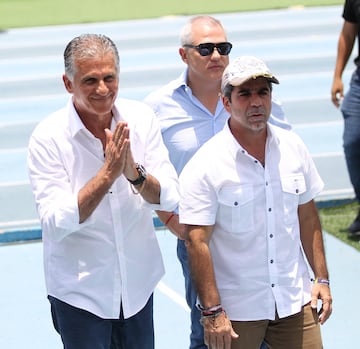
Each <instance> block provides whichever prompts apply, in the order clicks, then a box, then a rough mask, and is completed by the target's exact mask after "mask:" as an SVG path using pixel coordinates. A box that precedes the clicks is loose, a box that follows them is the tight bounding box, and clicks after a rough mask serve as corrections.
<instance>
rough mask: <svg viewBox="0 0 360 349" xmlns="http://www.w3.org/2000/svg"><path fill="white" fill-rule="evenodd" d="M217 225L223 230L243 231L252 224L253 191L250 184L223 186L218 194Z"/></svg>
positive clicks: (249, 228) (246, 230) (249, 229)
mask: <svg viewBox="0 0 360 349" xmlns="http://www.w3.org/2000/svg"><path fill="white" fill-rule="evenodd" d="M218 199H219V210H218V219H217V225H218V226H219V228H220V229H221V230H223V231H226V232H230V233H235V234H237V233H244V232H249V231H252V230H253V226H254V214H253V212H254V211H253V205H254V203H253V202H254V191H253V188H252V185H237V186H228V187H223V188H222V189H221V190H220V192H219V194H218Z"/></svg>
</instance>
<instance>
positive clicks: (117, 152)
mask: <svg viewBox="0 0 360 349" xmlns="http://www.w3.org/2000/svg"><path fill="white" fill-rule="evenodd" d="M105 134H106V147H105V167H106V171H107V173H108V175H109V176H110V177H112V178H113V179H115V178H117V177H119V176H120V175H122V174H124V176H125V177H126V178H129V179H133V178H136V177H137V173H136V172H135V171H136V169H135V163H134V159H133V157H132V153H131V149H130V138H129V135H130V130H129V128H128V125H127V123H126V122H123V121H120V122H119V123H118V124H117V125H116V128H115V131H114V132H111V131H110V130H109V129H105Z"/></svg>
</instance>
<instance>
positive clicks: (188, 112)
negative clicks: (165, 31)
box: [144, 15, 291, 349]
mask: <svg viewBox="0 0 360 349" xmlns="http://www.w3.org/2000/svg"><path fill="white" fill-rule="evenodd" d="M180 43H181V47H179V56H180V57H181V60H182V61H183V62H184V63H185V64H186V69H185V70H184V71H183V73H182V74H181V75H180V77H179V78H177V79H175V80H172V81H170V82H169V83H168V84H166V85H164V86H162V87H161V88H159V89H157V90H156V91H153V92H151V93H150V94H149V95H148V96H147V97H146V98H145V99H144V101H145V103H147V104H149V105H150V106H151V107H152V108H153V110H154V111H155V114H156V116H157V117H158V119H159V121H160V127H161V132H162V136H163V139H164V143H165V145H166V147H167V148H168V150H169V156H170V160H171V162H172V164H173V165H174V167H175V169H176V171H177V173H178V175H179V174H180V173H181V171H182V169H183V167H184V166H185V164H186V163H187V162H188V161H189V159H190V158H191V157H192V156H193V155H194V154H195V153H196V151H197V150H198V149H199V148H200V147H201V146H202V145H203V144H204V143H205V142H206V141H207V140H209V139H210V138H211V137H213V136H214V135H215V134H216V133H218V132H219V131H221V130H222V129H223V128H224V125H225V123H226V121H227V120H228V118H229V113H228V111H227V110H226V109H225V108H224V105H223V103H222V100H221V97H220V85H221V76H222V74H223V72H224V69H225V67H226V66H227V65H228V64H229V56H230V52H231V49H232V44H231V43H230V42H228V38H227V34H226V32H225V29H224V27H223V25H222V23H221V22H220V21H219V20H218V19H216V18H214V17H210V16H206V15H200V16H195V17H190V18H189V19H188V21H187V22H186V24H185V25H184V27H183V28H182V30H181V33H180ZM269 122H270V123H272V124H274V125H278V126H280V127H283V128H285V129H291V125H290V124H289V123H288V121H287V120H286V118H285V115H284V112H283V110H282V107H281V104H280V103H279V102H278V101H275V100H274V99H273V103H272V114H271V115H270V117H269ZM157 213H158V215H159V218H160V219H161V220H162V221H163V222H164V223H165V225H166V226H167V227H168V228H169V230H170V231H171V232H172V233H174V234H175V235H176V236H177V237H178V241H177V256H178V259H179V261H180V263H181V266H182V271H183V275H184V281H185V295H186V301H187V304H188V305H189V307H190V310H191V313H190V317H191V333H190V346H189V348H190V349H206V345H205V344H204V333H203V328H202V326H201V324H200V322H199V320H200V312H199V309H197V307H196V298H197V294H196V291H195V290H194V286H193V283H192V281H191V278H190V272H189V265H188V257H187V252H186V247H185V243H184V240H183V232H184V226H183V225H181V224H179V218H178V210H176V211H175V212H174V213H169V212H160V211H157ZM261 349H265V347H264V346H262V347H261Z"/></svg>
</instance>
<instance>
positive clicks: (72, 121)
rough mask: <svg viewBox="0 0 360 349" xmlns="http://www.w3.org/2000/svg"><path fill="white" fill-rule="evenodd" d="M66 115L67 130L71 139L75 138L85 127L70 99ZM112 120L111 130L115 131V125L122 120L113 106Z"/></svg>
mask: <svg viewBox="0 0 360 349" xmlns="http://www.w3.org/2000/svg"><path fill="white" fill-rule="evenodd" d="M67 108H68V111H69V112H68V115H69V128H70V134H71V137H75V136H76V135H77V134H78V133H79V132H80V131H81V130H87V129H86V127H85V125H84V124H83V122H82V121H81V119H80V116H79V114H78V113H77V111H76V109H75V106H74V103H73V101H72V98H71V99H70V100H69V101H68V104H67ZM112 113H113V118H112V121H111V130H114V129H115V125H116V124H117V123H118V122H119V121H120V120H121V119H122V118H121V116H120V112H119V110H118V109H117V108H116V106H115V105H114V107H113V109H112Z"/></svg>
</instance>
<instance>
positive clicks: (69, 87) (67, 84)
mask: <svg viewBox="0 0 360 349" xmlns="http://www.w3.org/2000/svg"><path fill="white" fill-rule="evenodd" d="M62 79H63V82H64V86H65V88H66V91H68V92H69V93H73V86H72V82H71V80H70V79H69V78H68V77H67V76H66V75H65V74H64V75H63V77H62Z"/></svg>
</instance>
